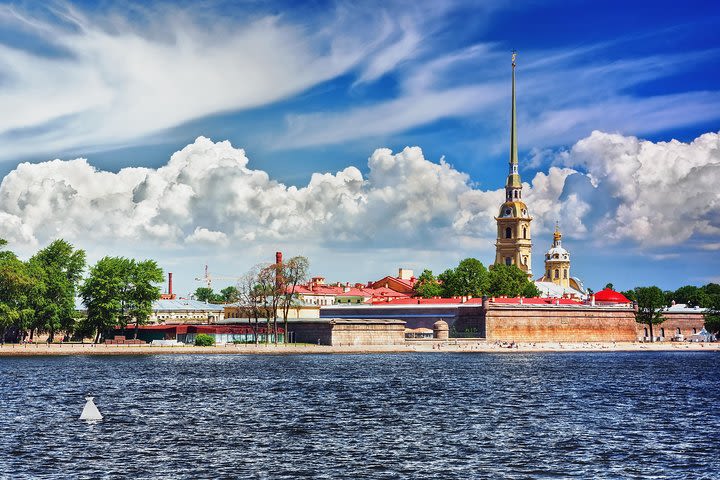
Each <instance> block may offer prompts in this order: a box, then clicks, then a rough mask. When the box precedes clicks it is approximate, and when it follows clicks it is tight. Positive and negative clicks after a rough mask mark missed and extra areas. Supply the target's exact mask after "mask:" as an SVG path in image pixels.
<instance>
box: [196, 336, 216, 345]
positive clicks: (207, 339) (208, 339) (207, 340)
mask: <svg viewBox="0 0 720 480" xmlns="http://www.w3.org/2000/svg"><path fill="white" fill-rule="evenodd" d="M213 345H215V339H214V338H213V337H212V336H210V335H208V334H206V333H198V334H197V335H196V336H195V346H196V347H212V346H213Z"/></svg>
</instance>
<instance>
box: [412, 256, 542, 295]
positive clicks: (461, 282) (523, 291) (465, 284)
mask: <svg viewBox="0 0 720 480" xmlns="http://www.w3.org/2000/svg"><path fill="white" fill-rule="evenodd" d="M414 291H415V295H416V296H418V297H423V298H435V297H442V298H451V297H464V296H472V297H481V296H483V295H487V296H489V297H500V296H507V297H537V296H539V295H540V291H539V290H538V289H537V287H536V286H535V284H534V283H533V282H532V281H531V280H530V279H529V278H528V276H527V274H526V273H525V272H523V271H522V270H520V269H519V268H518V267H517V265H493V266H491V267H490V268H489V269H487V268H485V265H483V264H482V262H481V261H480V260H477V259H475V258H466V259H464V260H462V261H461V262H460V263H459V264H458V266H457V267H455V268H449V269H447V270H445V271H444V272H442V273H441V274H439V275H438V276H437V277H436V276H435V275H434V274H433V272H432V271H431V270H427V269H426V270H423V272H422V273H421V274H420V276H419V277H418V279H417V282H415V286H414Z"/></svg>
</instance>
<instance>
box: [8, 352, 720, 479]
mask: <svg viewBox="0 0 720 480" xmlns="http://www.w3.org/2000/svg"><path fill="white" fill-rule="evenodd" d="M87 394H91V395H94V396H95V402H96V404H97V405H98V407H99V408H100V411H101V412H102V413H103V414H104V415H105V418H104V420H102V421H101V422H99V423H96V424H88V423H86V422H83V421H80V420H78V417H79V415H80V412H81V411H82V407H83V405H84V403H85V402H84V399H83V397H84V396H85V395H87ZM0 407H1V409H2V410H1V412H0V477H1V478H63V479H64V478H133V477H134V478H191V479H199V478H261V479H262V478H349V479H355V478H373V479H375V478H378V479H383V478H432V479H438V478H493V479H494V478H518V479H520V478H583V479H591V478H707V479H717V478H720V463H718V458H720V456H719V455H718V453H719V452H720V416H719V415H718V413H719V412H720V408H719V407H720V354H717V353H709V352H708V353H696V352H667V353H664V352H642V353H605V352H603V353H536V354H535V353H533V354H515V353H512V354H389V355H380V354H378V355H325V356H322V355H287V356H245V355H167V356H166V355H156V356H132V357H131V356H127V357H125V356H121V357H80V356H78V357H34V358H0Z"/></svg>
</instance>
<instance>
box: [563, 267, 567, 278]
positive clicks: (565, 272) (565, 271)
mask: <svg viewBox="0 0 720 480" xmlns="http://www.w3.org/2000/svg"><path fill="white" fill-rule="evenodd" d="M563 278H567V268H566V269H564V270H563Z"/></svg>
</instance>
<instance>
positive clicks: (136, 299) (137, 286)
mask: <svg viewBox="0 0 720 480" xmlns="http://www.w3.org/2000/svg"><path fill="white" fill-rule="evenodd" d="M130 268H131V271H130V272H129V274H128V280H129V286H128V288H127V289H126V290H125V294H126V295H127V297H126V299H125V301H126V304H127V306H128V316H129V317H130V318H131V319H132V320H133V321H134V322H135V332H134V337H133V338H137V335H138V330H139V328H140V325H143V324H145V323H147V321H148V318H149V317H150V314H152V304H153V302H154V301H155V300H157V299H159V298H160V286H159V285H158V284H161V283H162V282H163V271H162V268H160V267H159V266H158V264H157V263H156V262H155V261H154V260H143V261H141V262H135V261H133V262H132V263H131V265H130Z"/></svg>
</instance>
